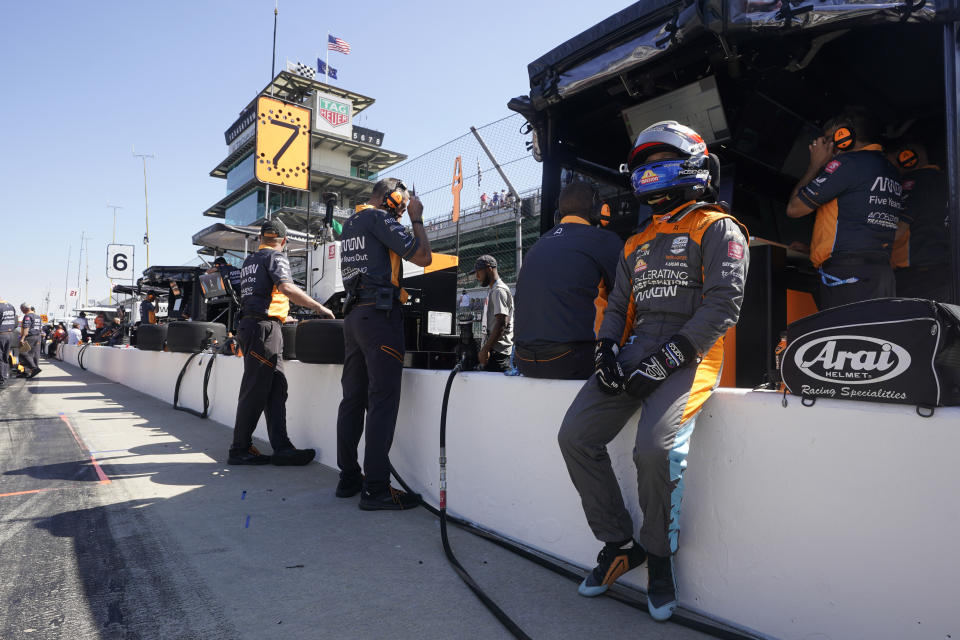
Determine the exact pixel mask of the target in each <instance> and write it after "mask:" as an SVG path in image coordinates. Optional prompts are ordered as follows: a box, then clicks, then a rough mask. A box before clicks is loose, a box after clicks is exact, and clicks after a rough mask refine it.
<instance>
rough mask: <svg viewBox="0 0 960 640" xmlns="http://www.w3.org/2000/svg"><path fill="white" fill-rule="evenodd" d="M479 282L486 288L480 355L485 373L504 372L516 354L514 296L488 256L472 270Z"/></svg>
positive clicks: (493, 261) (494, 262) (483, 256)
mask: <svg viewBox="0 0 960 640" xmlns="http://www.w3.org/2000/svg"><path fill="white" fill-rule="evenodd" d="M473 270H474V273H475V274H476V276H477V281H478V282H479V283H480V285H481V286H484V287H487V288H488V289H489V291H488V292H487V299H486V300H484V301H483V316H482V322H481V327H482V333H483V343H482V345H481V346H480V351H479V353H478V354H477V355H478V358H479V360H480V366H481V368H482V370H483V371H494V372H504V371H506V370H507V369H509V368H510V354H511V353H513V294H512V293H510V287H508V286H507V285H505V284H504V283H503V280H501V279H500V274H499V273H498V272H497V259H496V258H494V257H493V256H491V255H489V254H485V255H482V256H480V257H479V258H477V261H476V262H475V263H474V266H473Z"/></svg>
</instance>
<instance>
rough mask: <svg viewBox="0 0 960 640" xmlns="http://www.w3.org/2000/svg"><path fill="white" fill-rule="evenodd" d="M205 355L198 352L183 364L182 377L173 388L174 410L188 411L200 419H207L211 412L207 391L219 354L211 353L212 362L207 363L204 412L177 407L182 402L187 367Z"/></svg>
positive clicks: (192, 354)
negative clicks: (181, 391)
mask: <svg viewBox="0 0 960 640" xmlns="http://www.w3.org/2000/svg"><path fill="white" fill-rule="evenodd" d="M202 353H204V352H203V351H198V352H196V353H191V354H190V357H189V358H187V361H186V362H184V363H183V368H182V369H180V375H178V376H177V384H176V386H175V387H174V388H173V408H174V409H176V410H177V411H186V412H187V413H190V414H192V415H195V416H197V417H198V418H203V419H204V420H206V419H207V417H208V416H209V410H210V397H209V396H208V395H207V389H208V387H209V384H210V372H211V371H212V370H213V361H214V360H216V359H217V354H215V353H209V354H208V355H209V356H210V360H209V361H208V362H207V368H206V369H205V370H204V372H203V411H202V412H201V411H197V410H196V409H191V408H189V407H180V406H177V405H178V403H179V401H180V383H181V382H183V376H184V374H185V373H186V372H187V367H188V366H190V362H191V361H193V359H194V358H196V357H197V356H199V355H201V354H202Z"/></svg>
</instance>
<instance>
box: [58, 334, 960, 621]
mask: <svg viewBox="0 0 960 640" xmlns="http://www.w3.org/2000/svg"><path fill="white" fill-rule="evenodd" d="M77 351H78V349H77V347H73V346H69V347H65V348H64V350H63V353H64V361H65V362H67V363H69V364H73V365H74V366H76V365H77ZM188 357H189V355H188V354H179V353H163V352H147V351H139V350H136V349H120V348H109V347H90V348H89V349H88V350H87V351H86V352H85V353H84V357H83V360H84V366H85V367H86V368H87V369H89V370H90V371H91V372H94V373H97V374H99V375H102V376H105V377H107V378H109V379H111V380H114V381H117V382H120V383H122V384H125V385H127V386H129V387H131V388H134V389H137V390H139V391H142V392H144V393H147V394H149V395H152V396H154V397H157V398H160V399H162V400H165V401H167V402H172V399H173V391H174V385H175V381H176V379H177V376H178V374H179V372H180V370H181V368H182V367H183V365H184V362H185V361H186V359H187V358H188ZM206 357H209V356H200V357H198V360H200V362H197V363H196V364H193V363H191V366H189V367H188V369H187V371H186V372H185V374H184V380H183V384H182V388H181V396H180V398H179V401H180V403H181V404H183V405H184V406H190V407H195V408H200V407H202V406H203V399H202V387H203V385H202V378H203V374H204V372H205V369H204V366H205V364H206V362H205V361H203V359H204V358H206ZM285 367H286V372H287V378H288V381H289V399H288V401H287V419H288V423H289V431H290V434H291V438H292V439H293V442H294V443H295V444H296V445H297V446H300V447H314V448H316V449H317V450H318V458H319V461H320V462H322V463H323V464H326V465H328V466H330V467H334V468H335V467H336V413H337V406H338V403H339V401H340V397H341V394H340V370H341V367H340V366H339V365H320V364H306V363H302V362H297V361H293V362H287V363H285ZM242 372H243V362H242V360H241V359H240V358H233V357H223V356H219V357H218V362H217V365H216V367H215V368H214V371H213V375H212V376H211V379H210V384H209V398H210V418H211V420H212V421H215V422H219V423H221V424H223V425H228V426H232V424H233V419H234V414H235V411H236V402H237V392H238V389H239V384H240V378H241V376H242ZM448 375H449V372H446V371H427V370H414V369H407V370H405V371H404V379H403V396H402V400H401V404H400V412H399V417H398V420H397V431H396V437H395V440H394V444H393V449H392V451H391V461H392V463H393V465H394V467H396V469H397V471H398V472H399V473H401V474H402V475H403V476H404V478H405V479H406V480H407V482H409V483H410V484H411V485H412V486H413V487H415V488H417V489H418V490H420V491H422V492H423V493H424V496H425V497H426V498H427V499H429V500H430V501H431V502H433V503H434V504H437V502H438V493H439V470H438V464H437V456H438V450H437V438H438V429H439V424H438V420H439V416H440V407H441V402H442V397H443V389H444V383H445V381H446V378H447V376H448ZM580 384H581V383H579V382H575V381H563V380H532V379H528V378H508V377H505V376H502V375H498V374H492V373H476V372H472V373H463V374H460V375H459V376H457V378H456V380H455V381H454V382H453V386H452V391H451V395H450V401H449V413H448V418H447V443H446V445H447V447H446V455H447V485H448V487H449V491H450V495H451V496H453V498H452V499H451V503H450V505H449V510H450V512H451V514H454V515H457V516H459V517H461V518H464V519H466V520H468V521H471V522H474V523H477V524H480V525H482V526H483V527H484V528H486V529H489V530H492V531H496V532H498V533H500V534H502V535H504V536H506V537H508V538H510V539H513V540H516V541H518V542H520V543H522V544H524V545H527V546H529V547H532V548H535V549H538V550H541V551H543V552H545V553H548V554H550V555H552V556H554V557H557V558H560V559H563V560H566V561H568V562H571V563H573V564H576V565H579V566H582V567H584V568H588V567H591V566H593V564H594V562H595V558H596V554H597V551H598V549H599V545H598V543H597V542H596V540H594V538H593V535H592V534H591V532H590V530H589V528H588V527H587V525H586V521H585V519H584V517H583V513H582V511H581V508H580V500H579V497H578V496H577V494H576V492H575V491H574V489H573V486H572V484H571V483H570V479H569V477H568V475H567V472H566V468H565V467H564V464H563V461H562V459H561V457H560V452H559V449H558V447H557V444H556V433H557V429H558V425H559V424H560V421H561V419H562V418H563V414H564V412H565V411H566V408H567V406H568V405H569V404H570V401H571V400H572V398H573V396H574V395H575V394H576V392H577V390H578V389H579V387H580ZM630 422H631V423H632V424H631V425H630V426H628V427H627V428H625V429H624V430H623V432H621V433H620V435H618V436H617V438H615V439H614V440H613V442H612V443H611V444H610V446H609V450H610V457H611V459H612V461H613V465H614V470H615V471H616V473H617V476H618V477H619V479H620V483H621V486H622V487H623V490H624V498H625V500H626V501H627V504H628V505H636V486H635V477H636V476H635V471H634V467H633V461H632V455H631V450H632V441H633V437H634V433H635V426H633V424H635V420H631V421H630ZM957 424H960V408H956V407H950V408H942V409H938V410H937V412H936V415H935V416H934V417H933V418H929V419H923V418H919V417H917V416H916V414H915V413H914V411H913V408H912V407H909V406H906V405H903V406H901V405H881V404H868V403H861V402H854V401H836V400H820V401H818V402H817V404H816V406H814V407H812V408H804V407H801V406H800V402H799V400H798V399H795V398H788V407H787V408H783V407H782V406H781V397H780V395H779V394H776V393H760V392H749V391H747V390H740V389H723V390H720V391H718V392H717V393H716V394H715V395H714V397H713V398H711V400H710V401H709V402H708V403H707V405H706V406H705V408H704V410H703V413H702V414H701V416H700V418H698V423H697V428H696V431H695V432H694V435H693V438H692V440H691V452H690V457H689V459H688V464H689V468H688V470H687V473H686V475H685V477H684V480H685V484H686V492H685V498H684V503H683V513H682V516H681V528H680V548H681V551H680V553H679V554H678V556H677V572H678V579H679V586H680V603H681V605H682V606H684V607H686V608H688V609H691V610H694V611H699V612H702V613H704V614H706V615H709V616H711V617H713V618H715V619H718V620H723V621H729V622H732V623H734V624H736V625H737V626H739V627H741V628H745V629H753V630H757V631H759V632H761V633H762V634H764V635H767V636H770V637H773V638H802V637H807V636H814V635H816V634H818V633H819V634H822V635H823V636H824V637H835V638H925V637H929V638H944V637H946V636H947V635H948V634H951V635H953V637H955V638H957V637H960V615H958V614H957V613H956V603H957V602H960V581H957V580H956V576H955V572H956V567H955V565H956V563H955V561H954V559H955V558H956V553H955V551H954V549H955V542H954V537H955V532H956V531H957V530H960V509H957V508H956V507H955V505H956V493H957V490H958V488H960V466H958V465H956V464H955V463H954V451H956V450H957V449H958V448H960V429H957V428H956V425H957ZM260 427H261V430H260V431H258V435H261V436H262V435H264V434H265V431H264V430H263V423H262V421H261V425H260ZM228 446H229V433H227V432H226V431H225V432H224V438H223V452H222V457H223V458H225V457H226V452H227V448H228ZM360 451H361V454H362V452H363V444H362V443H361V446H360ZM631 511H632V512H633V515H634V519H635V521H636V522H639V521H640V514H639V510H638V508H637V507H635V506H634V507H633V508H632V509H631ZM626 578H627V582H629V583H631V584H634V585H637V586H641V587H642V586H644V583H645V575H644V574H643V571H642V570H638V571H635V572H631V573H630V574H628V575H627V576H626ZM571 588H574V587H571Z"/></svg>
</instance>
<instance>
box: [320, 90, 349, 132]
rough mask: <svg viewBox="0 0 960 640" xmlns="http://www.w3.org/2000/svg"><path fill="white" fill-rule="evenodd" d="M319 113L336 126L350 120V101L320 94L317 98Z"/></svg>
mask: <svg viewBox="0 0 960 640" xmlns="http://www.w3.org/2000/svg"><path fill="white" fill-rule="evenodd" d="M317 115H318V116H320V117H321V118H323V119H324V120H326V121H327V122H329V123H330V124H331V125H332V126H334V127H339V126H342V125H345V124H347V123H348V122H350V103H348V102H340V101H338V100H332V99H330V98H324V97H323V96H320V97H318V98H317Z"/></svg>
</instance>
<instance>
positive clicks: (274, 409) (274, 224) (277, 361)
mask: <svg viewBox="0 0 960 640" xmlns="http://www.w3.org/2000/svg"><path fill="white" fill-rule="evenodd" d="M286 244H287V227H286V226H285V225H284V224H283V222H281V221H280V220H268V221H266V222H264V223H263V225H262V226H261V227H260V246H259V248H258V249H257V251H256V252H254V253H252V254H250V255H249V256H247V259H246V260H244V261H243V268H242V269H241V270H240V271H241V278H240V295H241V297H242V301H241V318H240V327H239V329H238V338H239V341H240V348H241V349H242V350H243V379H242V380H241V381H240V397H239V399H238V401H237V418H236V421H235V423H234V427H233V444H232V445H231V446H230V453H229V457H228V459H227V463H228V464H231V465H241V464H267V463H270V462H272V463H273V464H275V465H305V464H307V463H309V462H310V461H311V460H313V458H314V457H315V456H316V451H314V450H313V449H297V448H296V447H294V446H293V443H292V442H290V438H289V437H288V436H287V407H286V404H287V378H286V376H285V375H284V373H283V332H282V330H281V327H282V325H283V321H284V320H286V318H287V314H288V313H289V311H290V302H291V301H292V302H293V303H294V304H298V305H300V306H303V307H307V308H309V309H313V310H315V311H316V312H317V313H319V314H320V315H321V317H326V318H332V317H333V313H332V312H331V311H330V310H329V309H327V308H326V307H325V306H323V305H322V304H320V303H319V302H317V301H316V300H314V299H313V298H311V297H310V296H308V295H307V294H306V293H304V292H303V291H301V290H300V288H299V287H297V285H295V284H294V283H293V277H292V276H291V275H290V263H289V262H288V261H287V256H286V255H284V253H283V248H284V246H286ZM261 414H266V419H267V435H268V436H269V438H270V446H271V447H273V455H272V456H266V455H263V454H262V453H260V452H259V451H258V450H257V448H256V447H255V446H253V432H254V430H255V429H256V428H257V422H259V420H260V415H261Z"/></svg>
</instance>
